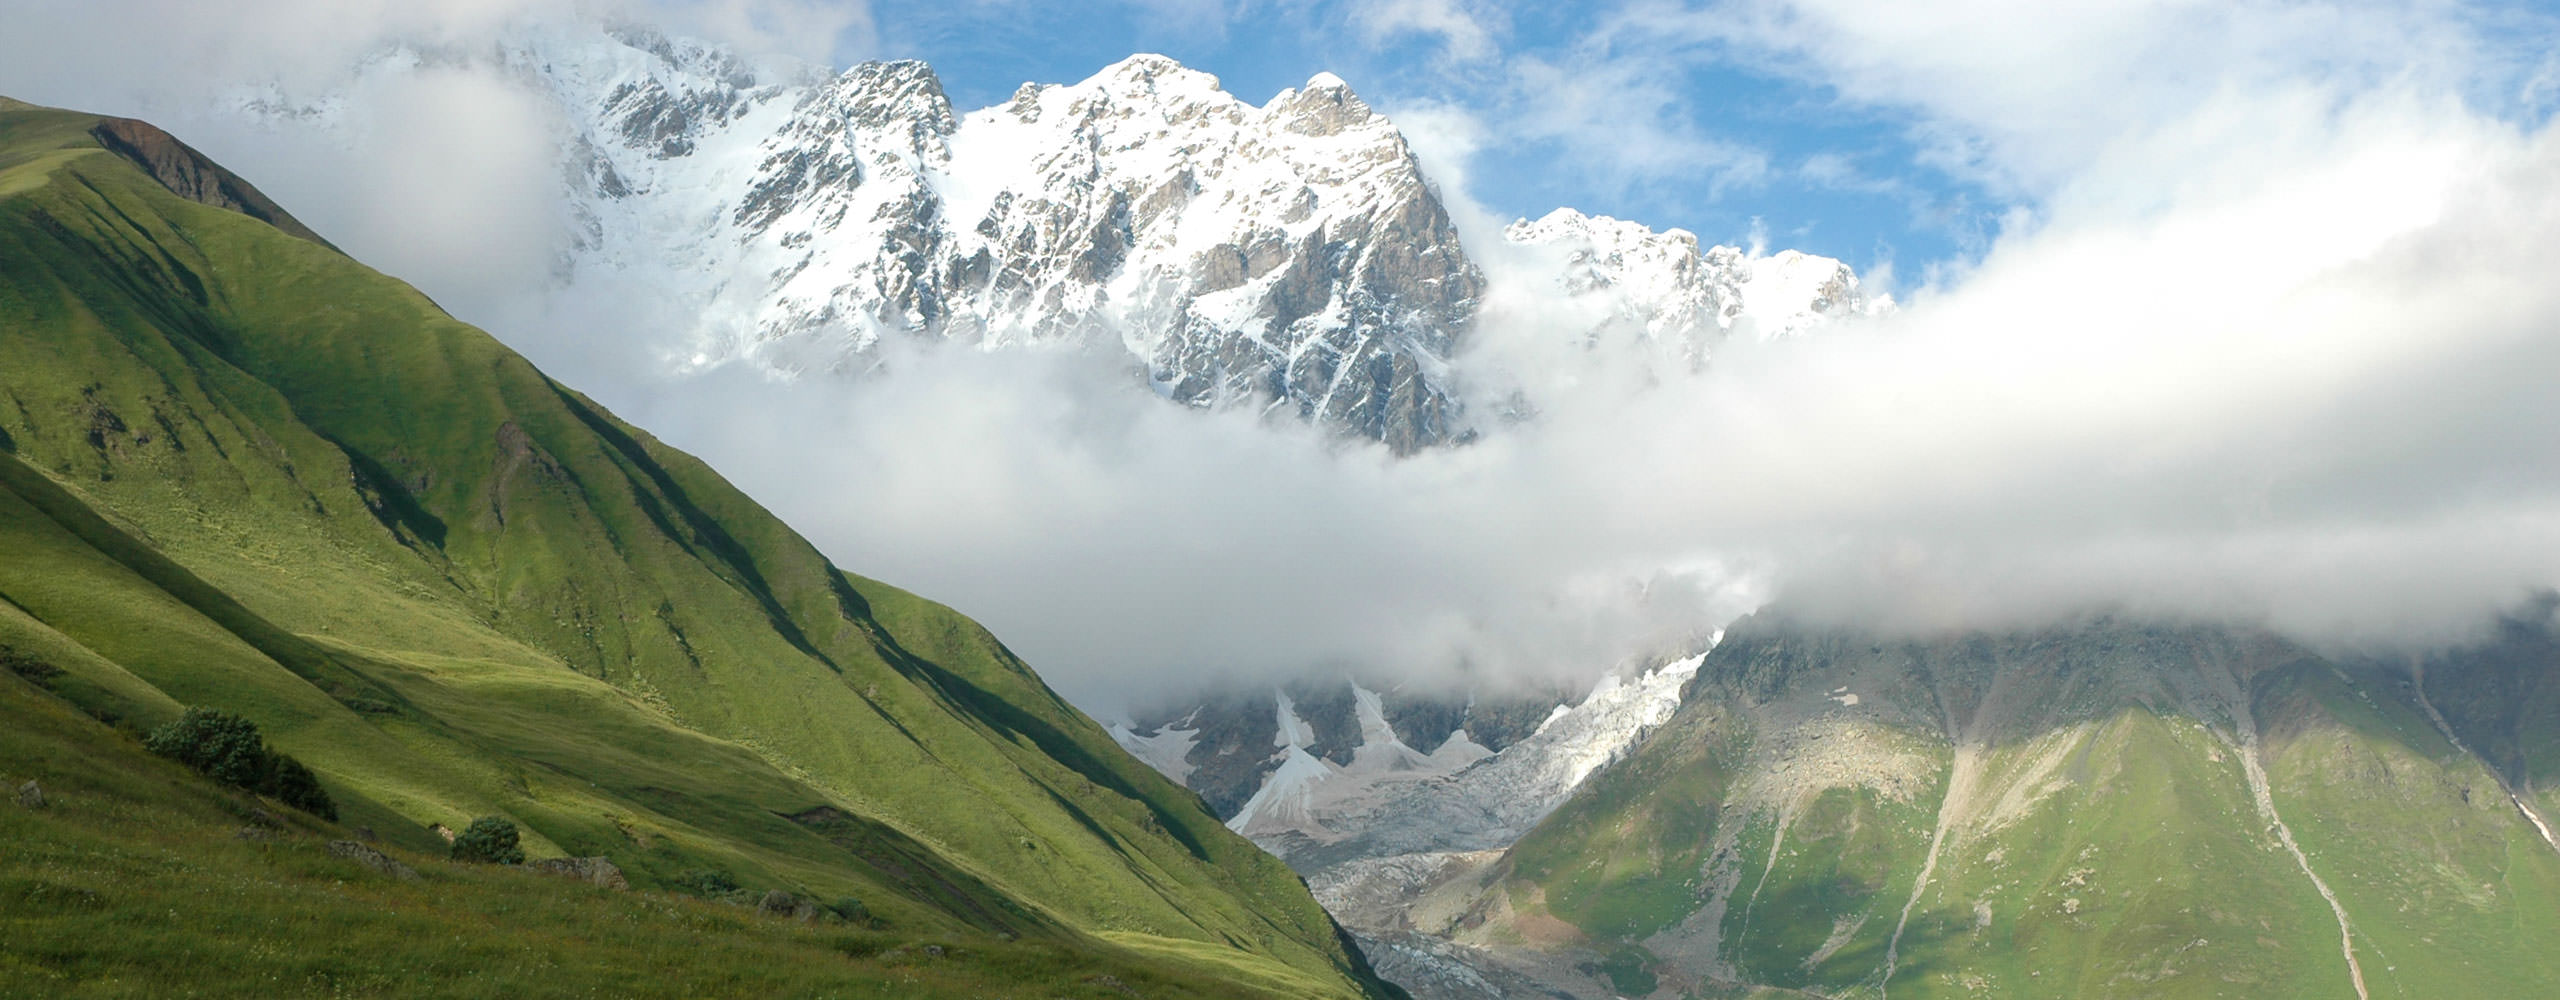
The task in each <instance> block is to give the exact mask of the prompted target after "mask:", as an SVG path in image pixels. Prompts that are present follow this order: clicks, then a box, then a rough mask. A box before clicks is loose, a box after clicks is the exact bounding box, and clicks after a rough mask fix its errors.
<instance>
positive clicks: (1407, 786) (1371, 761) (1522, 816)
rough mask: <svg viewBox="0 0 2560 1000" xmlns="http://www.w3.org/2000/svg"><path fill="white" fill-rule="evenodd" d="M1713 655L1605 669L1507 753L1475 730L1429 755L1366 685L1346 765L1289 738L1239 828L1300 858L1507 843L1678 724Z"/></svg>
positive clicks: (1358, 692)
mask: <svg viewBox="0 0 2560 1000" xmlns="http://www.w3.org/2000/svg"><path fill="white" fill-rule="evenodd" d="M1705 658H1706V654H1705V653H1704V652H1700V653H1698V654H1696V655H1693V656H1689V657H1686V658H1683V659H1679V660H1675V661H1672V662H1670V663H1666V664H1663V665H1661V666H1658V667H1655V668H1653V669H1650V670H1646V671H1643V672H1641V673H1637V674H1635V675H1634V676H1632V677H1627V676H1621V675H1620V674H1617V673H1612V674H1610V675H1608V676H1605V677H1603V678H1602V679H1601V680H1600V681H1599V682H1598V683H1597V684H1596V685H1594V686H1593V688H1592V690H1591V693H1590V694H1589V695H1587V696H1585V697H1584V698H1583V699H1582V700H1581V701H1580V702H1578V703H1575V704H1573V705H1570V706H1558V707H1557V711H1556V712H1555V713H1554V714H1552V715H1550V716H1549V718H1548V721H1547V723H1546V724H1545V725H1544V726H1542V727H1540V728H1539V729H1538V731H1537V732H1536V733H1534V734H1533V735H1530V736H1528V737H1526V738H1524V739H1522V740H1520V741H1519V742H1517V743H1513V744H1512V745H1510V746H1508V747H1505V748H1503V750H1502V751H1501V752H1500V753H1494V752H1491V751H1488V750H1486V749H1485V748H1484V747H1482V746H1480V745H1478V744H1476V743H1475V742H1474V741H1473V740H1471V739H1468V738H1467V736H1466V732H1465V731H1464V730H1459V731H1458V732H1456V733H1453V734H1451V736H1450V737H1449V738H1448V740H1446V741H1445V742H1443V743H1442V744H1441V746H1440V747H1439V748H1438V749H1436V750H1434V751H1433V752H1432V753H1430V754H1427V755H1426V754H1421V753H1418V752H1416V751H1414V750H1413V749H1412V748H1411V747H1409V746H1406V745H1405V744H1404V743H1403V741H1402V740H1400V739H1398V738H1397V737H1396V735H1395V731H1394V728H1393V727H1392V726H1390V725H1389V724H1388V723H1387V720H1386V717H1385V715H1384V713H1383V712H1381V711H1380V710H1379V699H1378V695H1377V694H1376V693H1375V692H1371V691H1369V690H1367V689H1365V688H1360V687H1357V686H1355V687H1354V688H1353V695H1354V698H1355V699H1356V705H1357V707H1358V711H1359V718H1360V726H1361V734H1362V741H1361V744H1360V746H1359V747H1358V748H1357V749H1356V750H1355V751H1354V752H1353V754H1352V762H1351V763H1350V764H1349V765H1347V766H1346V765H1341V764H1335V763H1333V762H1331V761H1328V760H1324V759H1322V758H1318V757H1315V756H1313V755H1312V754H1308V753H1307V752H1306V751H1305V750H1304V749H1302V747H1301V745H1299V744H1291V745H1289V746H1288V747H1287V748H1286V752H1287V753H1288V755H1289V756H1288V759H1287V760H1286V761H1284V762H1283V763H1282V764H1281V766H1280V768H1279V770H1277V771H1275V772H1273V773H1272V775H1271V776H1270V777H1269V778H1268V779H1267V780H1266V781H1265V782H1264V784H1263V786H1262V788H1261V790H1260V791H1258V792H1256V793H1255V795H1254V796H1253V798H1252V799H1250V800H1248V801H1247V802H1246V803H1245V805H1244V808H1243V809H1241V810H1239V811H1238V812H1237V814H1236V815H1235V817H1234V818H1233V819H1230V820H1229V821H1228V823H1227V825H1228V826H1229V827H1230V828H1232V829H1234V830H1236V831H1237V832H1239V833H1243V834H1244V835H1246V836H1248V837H1251V838H1253V839H1254V841H1255V842H1257V843H1260V844H1262V845H1263V846H1264V847H1266V848H1268V849H1270V850H1272V851H1274V852H1275V853H1279V854H1281V855H1282V856H1283V857H1286V858H1290V859H1291V860H1292V861H1293V863H1294V862H1297V861H1300V860H1303V859H1306V858H1309V857H1315V856H1317V855H1321V856H1322V857H1323V858H1325V859H1331V860H1341V859H1346V858H1359V857H1386V856H1392V855H1400V854H1411V853H1418V852H1426V851H1468V850H1486V849H1494V848H1500V847H1507V846H1509V845H1510V844H1511V842H1512V841H1514V840H1517V839H1519V837H1520V835H1521V834H1523V833H1526V832H1527V831H1528V829H1529V828H1530V827H1531V826H1533V825H1535V824H1536V823H1537V821H1538V820H1540V819H1543V818H1545V817H1546V815H1547V814H1548V813H1549V812H1553V811H1554V810H1555V808H1556V806H1558V805H1561V804H1563V802H1564V800H1565V798H1566V797H1567V796H1569V795H1571V794H1572V793H1573V789H1574V788H1575V787H1576V786H1578V785H1580V784H1581V783H1582V780H1583V779H1584V778H1586V777H1589V776H1590V775H1591V773H1592V772H1593V771H1596V770H1598V769H1600V768H1601V767H1602V766H1605V765H1606V764H1608V763H1609V762H1611V761H1613V760H1616V759H1617V758H1618V757H1620V756H1623V755H1624V754H1625V753H1626V752H1627V750H1628V749H1629V748H1631V747H1633V746H1634V745H1635V742H1636V741H1637V740H1638V739H1640V738H1642V737H1643V735H1644V734H1645V733H1646V732H1649V731H1651V730H1652V729H1653V727H1655V726H1659V725H1661V724H1662V723H1663V722H1664V721H1665V720H1668V719H1669V718H1670V717H1671V714H1672V713H1673V712H1674V711H1677V710H1678V709H1679V707H1680V692H1681V689H1682V688H1683V687H1684V686H1685V685H1686V684H1687V683H1688V681H1689V678H1691V677H1693V676H1695V675H1696V674H1697V671H1698V665H1699V664H1700V663H1702V662H1704V660H1705ZM1282 702H1283V704H1284V705H1285V704H1286V703H1287V699H1286V696H1285V695H1284V696H1282ZM1292 719H1294V717H1293V716H1292V717H1289V718H1284V720H1283V725H1284V726H1286V725H1287V724H1288V723H1289V722H1290V721H1291V720H1292ZM1310 735H1312V734H1310ZM1311 852H1312V853H1311ZM1317 866H1318V867H1321V863H1319V864H1318V865H1317Z"/></svg>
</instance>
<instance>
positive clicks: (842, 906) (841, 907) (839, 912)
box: [827, 896, 871, 924]
mask: <svg viewBox="0 0 2560 1000" xmlns="http://www.w3.org/2000/svg"><path fill="white" fill-rule="evenodd" d="M827 912H829V913H833V914H835V915H836V917H837V919H840V920H843V921H844V922H845V923H848V924H867V923H870V922H871V908H870V907H868V906H864V905H862V901H861V900H859V899H855V898H854V897H852V896H846V897H844V898H842V899H838V900H836V901H835V902H832V903H828V904H827Z"/></svg>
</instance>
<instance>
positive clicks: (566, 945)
mask: <svg viewBox="0 0 2560 1000" xmlns="http://www.w3.org/2000/svg"><path fill="white" fill-rule="evenodd" d="M42 662H43V661H41V660H39V659H37V658H35V657H33V656H31V655H29V656H23V657H21V658H19V659H17V660H15V661H13V665H17V666H20V667H21V668H23V669H26V670H28V672H29V673H32V674H36V675H39V676H41V677H42V678H43V679H42V680H41V682H31V681H30V680H28V679H22V677H21V676H17V675H15V673H14V672H12V673H0V718H6V719H8V720H9V725H7V726H0V781H5V783H6V785H7V786H8V790H9V791H10V792H12V793H13V794H12V795H10V796H8V797H6V798H0V838H5V839H6V841H7V843H8V844H9V850H8V851H7V852H6V854H0V997H10V998H17V997H27V998H46V1000H54V998H62V997H82V998H87V997H167V996H196V997H223V996H239V997H279V996H330V997H338V996H387V997H397V996H420V995H435V996H453V997H490V998H500V997H527V996H570V995H586V994H590V993H592V994H593V995H597V996H653V995H654V996H686V997H703V996H898V997H915V998H939V997H950V998H955V1000H956V998H980V997H989V996H1005V995H1009V994H1012V993H1014V992H1015V991H1018V990H1020V989H1021V988H1022V986H1023V984H1024V983H1034V982H1036V983H1038V984H1040V987H1041V994H1040V995H1042V996H1056V997H1073V998H1079V1000H1125V998H1126V997H1129V996H1132V995H1135V996H1145V997H1173V996H1203V997H1229V996H1248V995H1249V996H1268V997H1272V998H1273V1000H1280V998H1282V997H1285V996H1288V995H1289V994H1285V993H1257V992H1255V991H1252V990H1250V989H1247V988H1243V987H1240V986H1238V985H1237V984H1236V983H1234V982H1232V981H1225V980H1222V979H1221V978H1219V977H1217V976H1215V975H1211V974H1208V973H1204V972H1199V971H1186V970H1184V969H1182V968H1180V967H1178V966H1175V965H1171V964H1169V963H1163V962H1156V961H1150V960H1146V959H1143V958H1141V957H1137V956H1129V955H1123V954H1116V953H1113V952H1112V951H1110V950H1108V949H1094V948H1089V947H1077V946H1075V945H1074V944H1073V943H1072V942H1067V941H1060V940H1054V939H1052V940H1042V939H1037V938H1034V939H1023V940H1016V941H1001V940H996V939H993V938H988V937H984V936H979V935H971V934H954V933H949V932H938V931H935V930H933V929H930V928H921V927H914V926H896V925H888V926H875V925H873V924H872V923H869V922H862V921H847V920H843V919H839V918H836V917H833V916H828V917H825V918H822V919H820V918H813V919H808V920H802V919H799V917H798V916H797V915H796V914H795V915H783V914H780V913H763V912H759V911H757V910H753V909H748V908H744V907H739V906H733V905H728V904H725V903H720V902H711V901H705V900H700V899H695V898H691V897H689V896H684V895H678V894H672V893H667V892H659V891H651V890H647V889H642V890H638V891H631V892H617V891H613V890H612V889H610V888H608V887H603V886H594V885H587V884H582V883H580V882H577V881H573V880H570V879H565V878H562V877H560V876H558V875H553V874H543V873H537V872H534V871H531V870H527V869H522V868H496V867H491V866H483V865H468V864H459V863H453V862H448V861H445V860H443V859H442V851H441V850H436V851H431V852H422V851H417V850H410V849H404V848H402V847H400V846H397V845H392V844H387V843H385V844H376V845H373V846H371V847H368V848H362V849H357V848H353V847H351V846H350V845H351V843H354V842H352V841H349V840H347V839H344V838H348V837H349V834H350V831H348V830H347V829H345V828H341V827H336V826H334V825H332V824H325V823H321V822H319V821H316V820H312V819H310V818H308V817H305V816H303V815H301V814H299V813H295V812H292V811H290V810H284V809H281V808H278V807H276V806H275V805H273V804H272V803H266V804H261V803H258V802H256V801H253V800H250V799H248V798H247V797H245V796H242V795H240V794H238V793H236V792H229V791H225V790H223V789H221V788H219V787H217V786H215V785H214V784H213V783H212V782H211V781H209V780H207V779H205V778H203V777H201V776H198V775H196V774H195V773H193V772H191V771H188V770H186V769H185V768H183V767H180V766H178V765H177V764H175V763H173V762H170V761H167V760H163V759H160V758H157V757H153V756H151V755H149V754H146V753H144V752H143V751H142V749H141V747H139V746H137V745H136V744H135V742H134V741H133V740H132V738H130V737H129V736H126V735H124V734H120V733H117V732H116V731H114V730H113V729H111V728H109V727H108V726H106V725H103V724H101V723H99V722H97V721H96V720H94V719H92V718H90V717H88V715H86V714H85V713H83V712H82V711H80V710H78V709H76V708H75V707H73V705H72V704H71V703H69V702H67V701H65V700H63V699H61V698H58V697H55V696H53V695H50V694H48V693H46V692H45V691H44V690H43V686H44V685H54V686H68V685H69V684H70V678H69V675H68V674H67V673H66V674H48V673H47V671H45V670H44V669H42V668H41V667H33V666H28V664H40V663H42ZM55 669H60V668H55ZM29 781H33V782H35V784H36V789H37V794H38V795H40V796H41V802H42V804H41V805H40V806H34V807H30V806H28V805H25V804H22V803H20V802H17V801H14V800H15V799H16V795H15V794H14V793H15V792H16V790H17V789H20V788H22V787H23V786H24V783H26V782H29ZM31 801H32V800H31ZM437 846H439V847H441V845H440V844H439V845H437ZM368 850H369V851H373V852H376V855H375V857H373V858H368V857H366V855H365V852H366V851H368ZM386 862H387V863H386ZM395 864H396V865H398V866H399V867H397V868H394V867H392V865H395ZM403 869H405V871H404V870H403ZM209 901H210V902H213V903H216V904H218V905H219V907H220V911H219V913H218V914H216V913H211V912H207V904H208V902H209ZM173 912H174V913H178V914H180V915H181V916H180V917H179V918H178V919H170V914H171V913H173ZM287 943H289V946H288V944H287Z"/></svg>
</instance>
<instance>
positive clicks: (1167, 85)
mask: <svg viewBox="0 0 2560 1000" xmlns="http://www.w3.org/2000/svg"><path fill="white" fill-rule="evenodd" d="M1077 87H1078V88H1092V89H1097V90H1100V91H1102V92H1104V93H1107V94H1111V95H1114V96H1119V97H1141V96H1143V97H1152V98H1156V99H1159V100H1170V101H1174V102H1180V103H1194V102H1221V103H1224V102H1233V101H1235V97H1234V96H1233V95H1231V94H1228V93H1227V91H1226V88H1225V87H1223V86H1221V85H1220V84H1219V83H1218V78H1217V76H1216V75H1215V74H1212V73H1207V72H1204V71H1201V70H1196V69H1192V68H1191V67H1189V66H1185V65H1183V64H1182V63H1181V62H1179V61H1176V60H1175V59H1174V58H1173V57H1171V56H1164V55H1157V54H1155V53H1153V52H1140V53H1138V54H1136V55H1132V56H1130V57H1128V58H1126V59H1122V60H1120V61H1119V62H1116V63H1112V64H1111V65H1109V66H1105V67H1103V68H1102V70H1101V71H1100V72H1097V73H1095V74H1094V75H1092V76H1091V77H1088V78H1086V80H1085V81H1084V82H1083V83H1080V84H1077Z"/></svg>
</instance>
